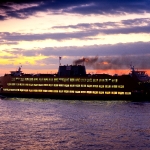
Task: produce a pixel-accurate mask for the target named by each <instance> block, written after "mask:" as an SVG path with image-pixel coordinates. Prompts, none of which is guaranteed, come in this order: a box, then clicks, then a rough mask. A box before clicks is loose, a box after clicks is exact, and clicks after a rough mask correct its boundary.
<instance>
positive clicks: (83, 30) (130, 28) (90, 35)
mask: <svg viewBox="0 0 150 150" xmlns="http://www.w3.org/2000/svg"><path fill="white" fill-rule="evenodd" d="M137 22H138V23H137ZM143 24H144V26H143ZM149 24H150V19H135V20H128V21H127V20H123V21H121V22H105V23H91V24H89V23H87V24H86V23H84V24H77V25H69V26H54V27H53V28H66V29H67V28H74V29H79V30H80V31H74V32H64V33H40V34H34V33H32V34H31V33H28V34H22V33H17V32H13V33H9V32H0V43H1V44H3V43H4V44H5V43H10V44H11V42H12V44H13V42H19V41H36V40H46V39H52V40H57V41H61V40H69V39H80V40H89V39H90V40H93V39H94V36H96V35H98V34H105V35H109V34H130V33H135V34H137V33H146V34H148V33H150V26H149ZM2 41H5V42H2Z"/></svg>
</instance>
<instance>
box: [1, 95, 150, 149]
mask: <svg viewBox="0 0 150 150" xmlns="http://www.w3.org/2000/svg"><path fill="white" fill-rule="evenodd" d="M0 149H1V150H34V149H35V150H149V149H150V103H146V102H145V103H133V102H126V101H72V100H68V101H67V100H65V101H63V100H51V99H17V98H15V99H3V100H0Z"/></svg>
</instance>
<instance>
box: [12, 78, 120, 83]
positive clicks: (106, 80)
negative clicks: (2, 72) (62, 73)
mask: <svg viewBox="0 0 150 150" xmlns="http://www.w3.org/2000/svg"><path fill="white" fill-rule="evenodd" d="M12 81H54V82H69V81H70V82H113V83H116V82H118V79H93V78H19V77H17V78H12Z"/></svg>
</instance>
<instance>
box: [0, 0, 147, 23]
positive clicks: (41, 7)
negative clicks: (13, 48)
mask: <svg viewBox="0 0 150 150" xmlns="http://www.w3.org/2000/svg"><path fill="white" fill-rule="evenodd" d="M26 4H28V5H29V6H30V7H25V8H24V7H20V6H24V5H26ZM33 4H36V5H33ZM16 5H18V7H17V6H16ZM14 6H16V7H17V9H16V8H15V7H14ZM18 8H20V9H18ZM0 9H1V10H3V11H4V12H5V13H4V14H5V15H4V16H3V17H0V19H1V20H4V19H7V18H12V17H15V18H20V19H24V18H27V17H29V16H31V15H34V14H35V13H37V12H51V13H78V14H85V15H87V14H123V13H144V12H150V0H138V1H137V0H120V1H119V0H113V1H112V0H75V1H71V0H30V1H29V0H23V1H22V0H21V1H19V0H2V1H1V2H0Z"/></svg>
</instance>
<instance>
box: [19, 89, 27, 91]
mask: <svg viewBox="0 0 150 150" xmlns="http://www.w3.org/2000/svg"><path fill="white" fill-rule="evenodd" d="M20 92H28V89H20Z"/></svg>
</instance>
